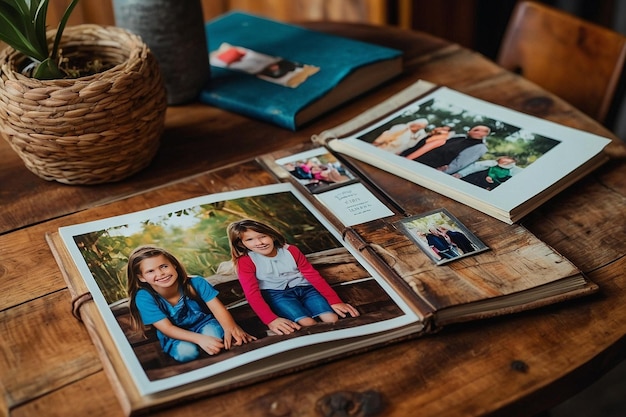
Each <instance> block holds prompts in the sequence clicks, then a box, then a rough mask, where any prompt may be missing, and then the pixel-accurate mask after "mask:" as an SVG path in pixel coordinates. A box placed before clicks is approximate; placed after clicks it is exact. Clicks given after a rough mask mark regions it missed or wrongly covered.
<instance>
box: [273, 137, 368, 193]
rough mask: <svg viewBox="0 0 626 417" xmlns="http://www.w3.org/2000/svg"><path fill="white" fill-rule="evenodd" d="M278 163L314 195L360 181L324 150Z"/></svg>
mask: <svg viewBox="0 0 626 417" xmlns="http://www.w3.org/2000/svg"><path fill="white" fill-rule="evenodd" d="M276 163H278V164H279V165H280V166H282V167H283V168H284V169H286V170H287V171H288V172H289V173H290V174H291V175H292V176H293V177H294V178H295V179H296V180H297V181H298V182H299V183H301V184H302V185H304V186H305V187H306V188H307V190H309V191H310V192H311V193H314V194H315V193H322V192H324V191H328V190H331V189H333V188H337V187H340V186H343V185H347V184H350V183H353V182H356V181H358V179H357V178H356V176H355V175H354V174H353V173H352V172H351V171H350V170H349V169H348V168H347V167H346V166H345V165H343V164H342V163H341V162H340V161H338V160H337V158H336V157H335V156H334V155H333V154H331V153H330V152H328V151H327V150H325V149H323V148H321V149H312V150H310V151H306V152H302V153H299V154H297V155H294V156H293V157H286V158H282V159H279V160H277V161H276Z"/></svg>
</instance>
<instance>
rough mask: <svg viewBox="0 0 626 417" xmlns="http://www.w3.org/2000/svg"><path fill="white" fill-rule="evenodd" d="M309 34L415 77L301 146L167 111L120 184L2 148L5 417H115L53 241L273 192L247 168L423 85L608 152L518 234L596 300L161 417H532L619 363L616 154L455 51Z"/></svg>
mask: <svg viewBox="0 0 626 417" xmlns="http://www.w3.org/2000/svg"><path fill="white" fill-rule="evenodd" d="M310 26H311V27H313V28H315V29H318V30H323V31H328V32H332V33H335V34H339V35H344V36H349V37H354V38H358V39H363V40H367V41H371V42H374V43H378V44H382V45H387V46H393V47H396V48H399V49H402V50H403V51H404V52H405V65H406V71H405V73H404V75H402V76H401V77H399V78H398V79H396V80H394V81H392V82H390V83H388V84H387V85H385V86H383V87H381V88H379V89H377V90H375V91H372V92H370V93H367V94H365V95H363V96H362V97H361V98H360V99H358V100H355V101H353V102H351V103H349V104H347V105H345V106H342V107H341V108H340V109H337V110H335V111H332V112H330V113H329V114H328V115H327V116H326V117H323V118H321V119H319V120H318V121H316V122H314V123H312V124H310V125H309V126H306V127H305V128H303V129H301V130H300V131H298V132H295V133H294V132H289V131H285V130H282V129H280V128H277V127H274V126H271V125H268V124H264V123H262V122H258V121H254V120H250V119H246V118H244V117H241V116H238V115H234V114H230V113H226V112H223V111H221V110H218V109H215V108H211V107H208V106H205V105H202V104H191V105H186V106H181V107H171V108H169V109H168V114H167V122H166V123H167V128H166V133H165V135H164V137H163V142H162V146H161V150H160V152H159V154H158V155H157V157H156V159H155V160H154V161H153V163H152V164H151V165H150V166H149V167H148V168H147V169H146V170H144V171H142V172H140V173H139V174H137V175H135V176H133V177H131V178H129V179H127V180H124V181H121V182H119V183H115V184H108V185H100V186H66V185H61V184H57V183H52V182H46V181H43V180H41V179H39V178H38V177H36V176H34V175H33V174H31V173H30V172H28V171H27V170H26V168H24V167H23V165H22V164H21V161H20V160H19V158H18V157H17V156H16V155H15V154H14V153H13V152H12V151H11V150H10V148H9V147H8V145H7V144H6V142H4V141H3V142H2V143H1V144H0V158H1V161H2V163H0V206H1V208H2V215H1V216H0V233H1V234H0V282H1V283H2V286H3V291H2V297H0V334H1V335H2V338H1V342H0V386H1V387H2V396H0V415H9V414H10V415H11V416H18V417H22V416H32V415H42V416H44V415H45V416H57V415H58V416H68V415H81V416H82V415H93V416H120V415H122V409H121V407H120V405H119V403H118V401H117V398H116V396H115V394H114V390H113V387H112V386H111V384H110V383H109V381H108V380H107V377H106V375H105V373H104V371H103V369H102V364H101V362H100V361H99V359H98V357H97V352H96V348H95V347H94V345H93V343H92V342H91V339H90V338H89V335H88V333H87V330H86V329H85V328H84V326H83V325H82V324H81V323H80V322H78V321H77V320H76V319H75V318H74V317H73V316H72V315H71V311H70V301H71V295H70V292H69V290H68V288H67V286H66V285H65V282H64V280H63V278H62V275H61V272H60V271H59V268H58V266H57V264H56V262H55V261H54V258H53V256H52V254H51V251H50V248H49V247H48V245H47V243H46V241H45V237H44V236H45V234H46V233H49V232H51V231H55V230H56V229H57V228H58V227H60V226H64V225H68V224H73V223H77V222H82V221H87V220H94V219H96V218H101V217H108V216H112V215H116V214H122V213H124V212H127V211H136V210H141V209H144V208H148V207H152V206H155V205H160V204H165V203H168V202H173V201H176V200H179V199H183V198H189V197H193V196H198V195H202V194H206V193H209V192H220V191H225V190H231V189H235V188H241V187H244V186H249V185H251V184H257V183H264V182H268V181H271V180H272V179H271V178H270V177H269V176H268V177H263V176H258V175H256V173H258V171H257V170H256V169H252V168H250V167H251V166H252V165H254V164H251V163H244V164H239V163H240V162H242V161H246V160H249V159H250V158H253V157H254V156H256V155H259V154H262V153H266V152H270V151H274V150H277V149H279V148H286V147H291V146H295V145H298V144H303V143H308V141H309V138H310V136H311V135H312V134H314V133H319V132H321V131H323V130H324V129H326V128H329V127H332V126H334V125H336V124H339V123H341V122H343V121H346V120H348V119H350V118H352V117H354V116H356V115H358V114H359V113H360V112H362V111H363V110H365V109H367V108H368V107H371V106H372V105H373V104H375V103H378V102H380V101H381V100H383V99H385V98H387V97H389V96H391V95H392V94H393V93H395V92H397V91H399V90H400V89H402V88H403V87H406V86H408V85H409V84H411V83H412V82H414V81H415V80H417V79H420V78H422V79H426V80H428V81H431V82H435V83H438V84H444V85H448V86H450V87H452V88H454V89H457V90H459V91H461V92H464V93H467V94H471V95H474V96H476V97H478V98H481V99H485V100H488V101H492V102H495V103H497V104H502V105H505V106H508V107H511V108H514V109H516V110H519V111H523V112H526V113H530V114H533V115H535V116H539V117H544V118H546V119H549V120H552V121H556V122H559V123H562V124H565V125H568V126H572V127H576V128H579V129H582V130H587V131H590V132H593V133H597V134H601V135H605V136H609V137H611V138H613V139H614V143H613V144H612V145H611V146H610V147H609V153H610V155H611V157H612V159H611V161H610V162H609V163H608V164H606V165H605V166H603V167H601V168H600V169H599V170H597V171H596V172H595V173H593V174H592V175H589V176H588V177H586V178H584V179H583V180H582V181H580V182H579V183H578V184H576V185H574V186H572V187H570V188H569V189H567V190H566V191H564V192H562V193H560V194H559V195H558V196H556V197H555V198H553V199H552V200H551V201H549V202H548V203H546V204H544V205H543V206H542V207H540V208H539V209H538V210H536V211H534V212H533V213H532V214H531V215H529V216H527V218H525V219H524V220H523V222H522V224H523V226H525V227H526V228H528V229H529V230H530V231H531V232H533V233H534V234H535V235H536V236H537V237H539V238H540V239H542V240H543V241H545V242H546V243H548V244H549V245H551V246H552V247H554V248H555V250H556V251H558V252H559V253H561V254H563V255H564V256H565V257H567V258H568V259H569V260H570V261H572V262H573V263H574V264H575V265H576V266H577V267H579V268H580V269H582V270H583V272H584V273H586V274H587V275H588V276H589V277H590V278H591V279H592V280H593V281H594V282H596V283H597V284H599V286H600V292H599V293H598V294H596V295H593V296H590V297H585V298H582V299H578V300H573V301H569V302H566V303H561V304H558V305H553V306H550V307H545V308H541V309H538V310H533V311H529V312H524V313H520V314H514V315H509V316H506V317H500V318H494V319H489V320H482V321H478V322H472V323H463V324H459V325H453V326H447V327H446V328H444V329H443V330H442V331H440V332H439V333H437V334H434V335H431V336H427V337H423V338H419V339H415V340H412V341H407V342H402V343H396V344H393V345H390V346H387V347H384V348H381V349H377V350H374V351H371V352H367V353H362V354H358V355H348V356H346V357H345V358H343V359H341V360H338V361H334V362H332V363H329V364H325V365H320V366H316V367H313V368H310V369H306V370H302V371H299V372H296V373H293V374H289V375H286V376H281V377H278V378H274V379H271V380H268V381H264V382H261V383H258V384H254V385H251V386H248V387H245V388H240V389H236V390H232V391H229V392H226V393H222V394H219V395H214V396H211V397H208V398H204V399H200V400H197V401H193V402H189V403H185V404H181V405H179V406H177V407H176V408H174V409H167V410H163V411H161V412H159V413H155V414H153V415H162V416H174V415H175V416H204V415H207V414H210V415H211V416H232V415H246V416H296V415H297V416H318V415H319V416H325V415H328V416H330V415H333V414H331V411H332V410H334V409H333V408H332V407H330V408H329V406H328V404H344V409H343V412H344V414H339V413H338V414H334V415H355V416H366V415H371V416H374V415H381V416H406V415H420V416H484V415H499V416H528V415H533V414H534V413H537V412H539V411H541V410H544V409H546V408H548V407H551V406H553V405H555V404H557V403H558V402H560V401H562V400H564V399H565V398H567V397H569V396H571V395H573V394H574V393H576V392H577V391H579V390H581V389H582V388H584V387H586V386H587V385H589V384H591V383H592V382H593V381H594V380H595V379H597V378H599V377H600V376H601V375H602V374H603V373H604V372H606V371H607V370H609V369H610V368H612V367H613V366H614V365H616V364H617V363H618V362H619V361H621V360H623V359H624V356H625V355H624V352H626V337H625V335H626V302H624V301H625V299H626V276H625V273H624V271H625V270H626V260H625V257H624V254H625V252H626V249H625V246H626V222H625V221H624V219H626V163H625V162H624V158H625V156H626V149H625V148H624V146H623V144H621V143H620V142H619V141H618V140H617V139H616V138H614V136H613V135H612V134H611V133H610V132H608V131H607V130H606V129H605V128H603V127H602V126H600V125H599V124H597V123H596V122H594V121H593V120H591V119H590V118H588V117H586V116H584V115H583V114H582V113H580V112H579V111H577V110H576V109H574V108H573V107H572V106H570V105H568V104H567V103H566V102H564V101H562V100H560V99H559V98H557V97H555V96H553V95H550V94H548V93H546V92H545V91H543V90H541V89H540V88H538V87H536V86H534V85H533V84H531V83H529V82H527V81H524V80H523V79H521V78H519V77H518V76H515V75H513V74H511V73H509V72H506V71H504V70H502V69H501V68H499V67H498V66H496V65H495V64H494V63H492V62H490V61H488V60H487V59H485V58H484V57H483V56H481V55H480V54H477V53H475V52H472V51H470V50H467V49H464V48H461V47H459V46H458V45H454V44H449V43H447V42H444V41H442V40H440V39H436V38H433V37H431V36H429V35H426V34H423V33H419V32H409V31H403V30H400V29H394V28H382V27H369V26H366V25H356V24H355V25H347V24H345V25H344V24H336V23H316V24H310ZM224 167H226V168H224ZM218 168H222V169H218ZM251 174H255V175H254V176H253V175H251ZM87 209H89V210H87ZM335 408H337V407H335ZM339 408H341V407H339ZM329 410H331V411H329ZM335 411H336V410H335ZM340 411H341V410H340Z"/></svg>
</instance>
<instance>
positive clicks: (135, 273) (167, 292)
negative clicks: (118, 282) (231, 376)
mask: <svg viewBox="0 0 626 417" xmlns="http://www.w3.org/2000/svg"><path fill="white" fill-rule="evenodd" d="M127 274H128V296H129V298H130V314H131V320H132V322H133V325H134V327H135V328H136V329H139V330H143V326H147V325H152V326H153V327H154V328H155V329H156V333H157V337H158V339H159V342H160V343H161V347H162V348H163V351H164V352H165V353H167V354H168V355H170V356H171V357H172V358H174V359H176V360H177V361H179V362H188V361H190V360H193V359H196V358H198V356H199V355H200V353H201V352H202V351H204V352H206V353H208V354H209V355H215V354H217V353H219V352H220V351H221V350H222V349H230V347H231V346H232V345H236V346H239V345H241V344H243V343H248V342H250V341H253V340H256V338H255V337H254V336H251V335H249V334H248V333H246V332H245V331H244V330H243V329H241V327H239V326H238V325H237V323H235V320H234V319H233V317H232V315H231V314H230V312H229V311H228V310H227V309H226V307H225V306H224V304H222V302H221V301H220V300H219V299H218V298H217V294H218V292H217V290H216V289H215V288H213V286H212V285H211V284H209V283H208V282H207V281H206V280H205V279H204V278H202V277H189V276H188V275H187V273H186V272H185V268H184V267H183V265H182V264H181V263H180V262H179V261H178V259H177V258H176V257H174V256H173V255H172V254H171V253H169V252H167V251H166V250H164V249H161V248H157V247H154V246H142V247H139V248H137V249H135V250H134V251H133V252H132V253H131V255H130V257H129V258H128V267H127Z"/></svg>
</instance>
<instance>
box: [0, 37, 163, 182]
mask: <svg viewBox="0 0 626 417" xmlns="http://www.w3.org/2000/svg"><path fill="white" fill-rule="evenodd" d="M61 48H62V50H63V55H64V56H77V55H82V56H88V57H90V58H91V59H93V58H96V57H97V58H99V59H100V60H101V61H102V62H103V63H104V64H111V65H114V66H113V68H111V69H109V70H106V71H103V72H100V73H98V74H95V75H91V76H85V77H81V78H76V79H59V80H37V79H34V78H29V77H27V76H24V75H22V74H20V73H19V72H17V71H18V70H16V69H19V68H21V67H22V66H23V65H24V63H25V62H26V61H27V59H26V57H25V56H24V55H22V54H21V53H19V52H17V51H15V50H14V49H12V48H5V49H4V50H3V51H2V52H0V134H2V136H3V137H4V138H5V139H6V140H7V141H8V142H9V144H10V145H11V147H12V148H13V149H14V150H15V151H16V152H17V153H18V154H19V156H20V158H22V160H23V161H24V163H25V165H26V167H27V168H28V169H29V170H30V171H32V172H33V173H35V174H36V175H38V176H39V177H41V178H44V179H46V180H55V181H58V182H61V183H66V184H98V183H105V182H113V181H118V180H121V179H123V178H125V177H127V176H129V175H131V174H134V173H136V172H137V171H139V170H141V169H143V168H145V167H146V166H147V165H148V164H149V163H150V161H151V160H152V158H153V157H154V155H155V153H156V152H157V150H158V147H159V142H160V138H161V134H162V133H163V127H164V119H165V110H166V108H167V101H166V100H167V99H166V91H165V87H164V84H163V80H162V78H161V74H160V73H159V67H158V64H157V62H156V59H155V58H154V56H153V55H152V53H151V52H150V50H149V49H148V47H147V46H146V45H145V44H144V43H143V42H142V41H141V39H140V38H139V37H138V36H136V35H134V34H132V33H130V32H128V31H126V30H124V29H121V28H117V27H104V26H97V25H78V26H72V27H67V28H66V30H65V32H64V34H63V41H62V42H61Z"/></svg>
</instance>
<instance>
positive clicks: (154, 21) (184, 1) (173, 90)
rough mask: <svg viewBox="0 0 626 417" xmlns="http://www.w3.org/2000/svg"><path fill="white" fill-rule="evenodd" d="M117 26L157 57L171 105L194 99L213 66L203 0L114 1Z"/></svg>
mask: <svg viewBox="0 0 626 417" xmlns="http://www.w3.org/2000/svg"><path fill="white" fill-rule="evenodd" d="M113 9H114V12H115V23H116V25H117V26H120V27H123V28H126V29H128V30H130V31H131V32H133V33H135V34H137V35H139V36H141V38H142V39H143V41H144V42H145V43H146V44H147V45H148V47H149V48H150V50H151V51H152V53H153V54H154V56H155V57H156V59H157V61H158V63H159V68H160V70H161V74H162V76H163V79H164V80H165V88H166V89H167V102H168V104H183V103H187V102H190V101H192V100H195V99H196V98H197V97H198V94H199V93H200V90H201V89H202V87H203V86H205V85H206V83H207V82H208V81H209V77H210V67H209V56H208V50H207V41H206V34H205V31H204V19H203V16H202V4H201V2H200V0H113Z"/></svg>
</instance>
